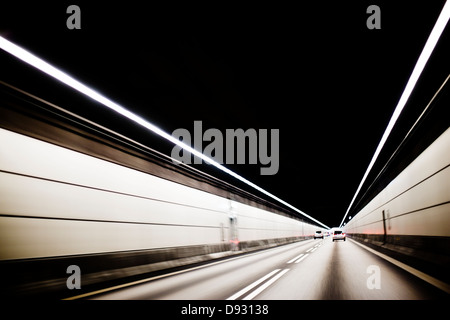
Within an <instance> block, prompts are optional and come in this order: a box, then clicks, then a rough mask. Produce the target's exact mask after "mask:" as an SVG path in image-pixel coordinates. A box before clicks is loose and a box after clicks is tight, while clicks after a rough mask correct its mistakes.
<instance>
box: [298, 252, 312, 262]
mask: <svg viewBox="0 0 450 320" xmlns="http://www.w3.org/2000/svg"><path fill="white" fill-rule="evenodd" d="M307 256H309V253H307V254H305V255H304V256H303V257H301V258H300V259H298V260H297V261H295V263H299V262H300V261H302V260H305V259H306V257H307Z"/></svg>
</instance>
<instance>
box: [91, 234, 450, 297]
mask: <svg viewBox="0 0 450 320" xmlns="http://www.w3.org/2000/svg"><path fill="white" fill-rule="evenodd" d="M84 298H87V299H102V300H104V299H106V300H109V299H114V300H126V299H139V300H141V299H152V300H211V299H212V300H279V299H280V300H321V299H325V300H328V299H333V300H336V299H358V300H359V299H371V300H373V299H375V300H397V299H402V300H405V299H406V300H409V299H435V298H448V294H447V293H445V292H444V291H442V290H440V289H438V288H437V287H435V286H434V285H432V284H430V283H428V282H426V281H424V280H422V279H420V278H418V277H417V276H415V275H414V274H412V273H410V272H407V271H405V270H403V269H402V268H400V267H398V266H396V265H395V264H393V263H391V262H389V261H387V260H385V259H383V258H382V257H379V256H378V255H376V254H374V253H373V252H371V251H369V250H367V248H366V247H364V246H362V245H361V244H359V243H357V242H355V241H353V240H351V239H347V241H345V242H344V241H336V242H332V241H331V238H326V239H324V240H321V239H317V240H306V241H302V242H297V243H293V244H289V245H283V246H279V247H275V248H271V249H267V250H262V251H258V252H254V253H250V254H245V255H241V256H238V257H234V258H229V259H225V260H221V261H215V262H212V263H208V264H205V265H202V266H197V267H194V268H190V269H186V270H181V271H177V272H174V273H169V274H166V275H160V276H156V277H152V278H148V279H143V280H141V281H139V282H134V283H130V284H125V285H122V286H120V288H117V287H116V288H107V289H106V290H105V291H102V292H96V294H93V295H90V296H85V297H84Z"/></svg>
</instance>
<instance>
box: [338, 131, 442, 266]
mask: <svg viewBox="0 0 450 320" xmlns="http://www.w3.org/2000/svg"><path fill="white" fill-rule="evenodd" d="M449 226H450V129H447V130H446V131H445V132H444V133H443V134H441V135H440V136H439V137H438V138H437V139H436V140H435V141H434V142H433V143H432V144H431V145H430V146H429V147H428V148H427V149H426V150H425V151H423V152H422V153H421V154H420V155H419V156H418V157H417V158H416V159H415V160H414V161H413V162H412V163H411V164H410V165H409V166H408V167H406V169H404V170H403V171H402V172H401V173H400V174H399V175H398V176H397V177H396V178H395V179H394V180H393V181H391V183H390V184H389V185H388V186H387V187H386V188H385V189H383V190H382V192H380V193H379V194H378V195H377V196H376V197H374V198H373V199H372V200H371V201H370V202H369V203H368V204H367V205H366V206H365V207H364V208H363V209H362V210H361V211H360V212H358V213H357V214H356V215H355V216H354V217H353V218H352V219H351V220H350V221H349V222H348V223H347V224H346V226H345V227H344V228H345V231H346V232H347V233H348V235H349V236H351V237H353V238H355V239H358V240H361V241H365V242H368V243H372V244H376V245H378V246H380V247H384V248H388V249H390V250H395V251H397V252H400V253H402V254H405V255H409V256H413V257H415V258H418V259H421V260H424V261H426V262H429V263H432V264H433V265H440V266H446V268H448V266H450V258H449V256H450V240H449V239H450V228H449Z"/></svg>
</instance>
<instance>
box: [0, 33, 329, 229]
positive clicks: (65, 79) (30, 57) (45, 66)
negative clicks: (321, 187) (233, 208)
mask: <svg viewBox="0 0 450 320" xmlns="http://www.w3.org/2000/svg"><path fill="white" fill-rule="evenodd" d="M0 48H2V49H3V50H5V51H6V52H8V53H10V54H11V55H13V56H15V57H16V58H18V59H20V60H22V61H24V62H25V63H28V64H30V65H31V66H33V67H35V68H37V69H39V70H40V71H42V72H44V73H46V74H48V75H49V76H51V77H53V78H55V79H57V80H58V81H61V82H62V83H64V84H66V85H67V86H69V87H71V88H73V89H75V90H77V91H79V92H81V93H82V94H84V95H86V96H88V97H90V98H91V99H93V100H95V101H97V102H99V103H101V104H102V105H104V106H106V107H108V108H109V109H111V110H114V111H115V112H117V113H119V114H121V115H122V116H124V117H126V118H128V119H130V120H131V121H134V122H135V123H137V124H139V125H141V126H142V127H144V128H146V129H148V130H150V131H152V132H153V133H156V134H157V135H159V136H160V137H162V138H164V139H166V140H168V141H170V142H172V143H174V144H175V145H178V146H179V147H181V148H183V149H184V150H186V151H188V152H190V153H191V154H193V155H195V156H197V157H199V158H200V159H202V160H204V161H205V162H206V163H208V164H211V165H213V166H214V167H216V168H218V169H219V170H221V171H223V172H225V173H227V174H229V175H230V176H232V177H234V178H236V179H238V180H239V181H242V182H244V183H245V184H247V185H248V186H250V187H252V188H254V189H256V190H258V191H259V192H261V193H263V194H265V195H267V196H268V197H270V198H272V199H274V200H275V201H277V202H279V203H281V204H283V205H285V206H286V207H288V208H290V209H292V210H294V211H295V212H297V213H300V214H301V215H303V216H305V217H307V218H308V219H310V220H312V221H314V222H316V223H318V224H320V225H321V226H323V227H325V228H327V229H329V227H328V226H326V225H325V224H323V223H322V222H320V221H318V220H317V219H314V218H313V217H311V216H309V215H308V214H306V213H304V212H303V211H301V210H300V209H297V208H296V207H294V206H293V205H291V204H289V203H287V202H286V201H284V200H282V199H280V198H278V197H277V196H275V195H273V194H272V193H270V192H268V191H266V190H264V189H263V188H261V187H259V186H258V185H256V184H254V183H252V182H251V181H249V180H247V179H245V178H244V177H242V176H240V175H238V174H237V173H235V172H233V171H231V170H230V169H228V168H226V167H224V166H223V165H221V164H219V163H218V162H216V161H214V160H213V159H211V158H209V157H207V156H205V155H204V154H202V153H201V152H199V151H197V150H195V149H193V148H192V147H191V146H188V145H187V144H185V143H183V142H182V141H180V140H178V139H176V138H174V137H173V136H172V135H170V134H168V133H167V132H165V131H163V130H161V129H160V128H158V127H157V126H155V125H154V124H152V123H150V122H148V121H147V120H145V119H144V118H142V117H140V116H139V115H137V114H135V113H133V112H131V111H129V110H127V109H126V108H124V107H123V106H121V105H119V104H117V103H116V102H114V101H112V100H110V99H108V98H107V97H105V96H103V95H102V94H100V93H98V92H97V91H95V90H93V89H91V88H90V87H88V86H86V85H85V84H83V83H81V82H80V81H78V80H76V79H75V78H73V77H72V76H70V75H68V74H67V73H65V72H63V71H61V70H59V69H57V68H55V67H54V66H52V65H51V64H49V63H47V62H46V61H44V60H42V59H41V58H39V57H37V56H35V55H34V54H32V53H30V52H28V51H27V50H25V49H23V48H21V47H20V46H18V45H16V44H14V43H12V42H10V41H9V40H7V39H5V38H3V37H2V36H0Z"/></svg>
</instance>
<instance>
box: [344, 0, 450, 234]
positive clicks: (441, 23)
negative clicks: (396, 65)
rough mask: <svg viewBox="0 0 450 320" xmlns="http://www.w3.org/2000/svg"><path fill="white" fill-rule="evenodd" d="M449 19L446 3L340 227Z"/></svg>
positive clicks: (449, 12)
mask: <svg viewBox="0 0 450 320" xmlns="http://www.w3.org/2000/svg"><path fill="white" fill-rule="evenodd" d="M449 18H450V1H446V3H445V5H444V7H443V9H442V11H441V13H440V15H439V17H438V19H437V20H436V24H435V25H434V27H433V30H432V31H431V33H430V36H429V37H428V40H427V42H426V43H425V46H424V48H423V50H422V53H421V54H420V56H419V59H418V60H417V62H416V65H415V66H414V69H413V71H412V73H411V76H410V77H409V80H408V82H407V84H406V87H405V89H404V90H403V93H402V95H401V97H400V100H399V101H398V104H397V106H396V108H395V110H394V113H393V114H392V117H391V119H390V120H389V123H388V126H387V127H386V130H385V131H384V134H383V136H382V137H381V140H380V142H379V144H378V147H377V149H376V150H375V154H374V155H373V157H372V160H371V161H370V163H369V166H368V167H367V170H366V172H365V173H364V176H363V178H362V180H361V182H360V183H359V186H358V189H357V190H356V192H355V195H354V196H353V199H352V201H351V202H350V205H349V206H348V208H347V211H346V212H345V215H344V218H343V219H342V221H341V224H340V227H342V224H343V222H344V220H345V217H347V214H348V213H349V211H350V208H351V207H352V205H353V202H354V201H355V199H356V197H357V196H358V194H359V192H360V191H361V188H362V186H363V184H364V182H365V181H366V179H367V176H368V175H369V172H370V170H372V167H373V166H374V164H375V161H376V160H377V158H378V156H379V154H380V152H381V150H382V149H383V146H384V144H385V143H386V140H387V139H388V137H389V135H390V133H391V131H392V128H393V127H394V125H395V123H396V122H397V119H398V118H399V116H400V113H401V112H402V110H403V108H404V107H405V105H406V102H407V101H408V99H409V97H410V95H411V93H412V91H413V90H414V87H415V86H416V83H417V80H419V77H420V75H421V74H422V71H423V69H424V68H425V65H426V64H427V62H428V59H429V58H430V56H431V53H432V52H433V50H434V48H435V46H436V44H437V42H438V40H439V38H440V36H441V34H442V32H443V31H444V29H445V26H446V25H447V22H448V20H449Z"/></svg>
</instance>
